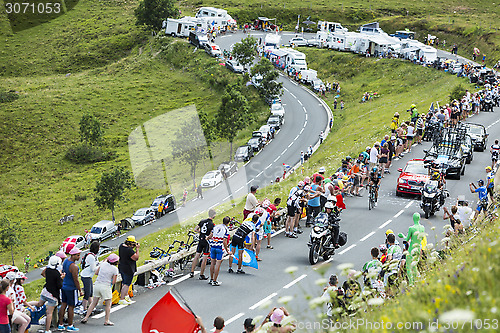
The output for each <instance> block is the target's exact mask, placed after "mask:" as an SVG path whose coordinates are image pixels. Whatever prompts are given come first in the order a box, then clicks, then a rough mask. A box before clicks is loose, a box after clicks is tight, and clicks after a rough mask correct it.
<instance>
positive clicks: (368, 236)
mask: <svg viewBox="0 0 500 333" xmlns="http://www.w3.org/2000/svg"><path fill="white" fill-rule="evenodd" d="M373 235H375V231H372V232H370V233H369V234H368V235H366V236H365V237H363V238H361V239H360V240H359V241H360V242H364V241H365V240H367V239H368V238H370V237H371V236H373Z"/></svg>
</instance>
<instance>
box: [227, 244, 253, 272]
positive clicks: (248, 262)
mask: <svg viewBox="0 0 500 333" xmlns="http://www.w3.org/2000/svg"><path fill="white" fill-rule="evenodd" d="M233 248H234V247H233V246H232V245H231V246H230V248H229V251H231V252H232V251H233ZM234 260H235V261H238V251H235V252H234ZM242 263H243V266H248V267H252V268H255V269H259V263H258V262H257V257H256V256H255V252H253V251H250V250H248V249H243V260H242Z"/></svg>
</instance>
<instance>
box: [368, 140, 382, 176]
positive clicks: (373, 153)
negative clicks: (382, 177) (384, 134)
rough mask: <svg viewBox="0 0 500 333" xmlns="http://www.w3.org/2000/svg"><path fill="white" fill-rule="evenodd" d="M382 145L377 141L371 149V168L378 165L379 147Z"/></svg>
mask: <svg viewBox="0 0 500 333" xmlns="http://www.w3.org/2000/svg"><path fill="white" fill-rule="evenodd" d="M379 147H380V145H379V143H378V142H375V144H374V145H373V147H372V148H371V149H370V170H371V169H372V168H373V167H374V166H376V165H378V148H379Z"/></svg>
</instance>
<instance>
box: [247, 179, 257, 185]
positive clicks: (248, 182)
mask: <svg viewBox="0 0 500 333" xmlns="http://www.w3.org/2000/svg"><path fill="white" fill-rule="evenodd" d="M254 180H255V178H252V179H250V180H249V181H247V185H248V184H250V183H251V182H253V181H254Z"/></svg>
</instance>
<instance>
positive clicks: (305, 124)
mask: <svg viewBox="0 0 500 333" xmlns="http://www.w3.org/2000/svg"><path fill="white" fill-rule="evenodd" d="M306 118H307V117H306ZM306 126H307V119H306V122H305V123H304V127H306Z"/></svg>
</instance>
